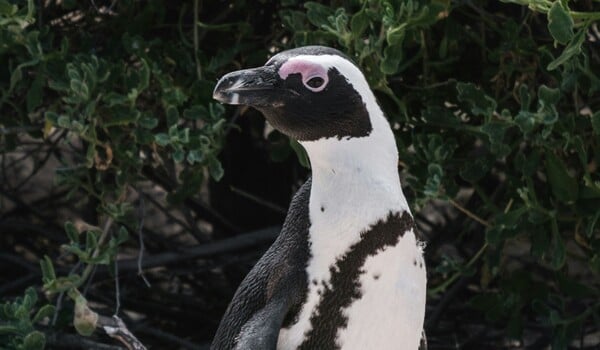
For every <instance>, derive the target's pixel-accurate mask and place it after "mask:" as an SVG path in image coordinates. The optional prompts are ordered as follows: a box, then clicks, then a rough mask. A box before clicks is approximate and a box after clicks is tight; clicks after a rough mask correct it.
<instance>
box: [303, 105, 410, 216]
mask: <svg viewBox="0 0 600 350" xmlns="http://www.w3.org/2000/svg"><path fill="white" fill-rule="evenodd" d="M375 112H377V113H373V112H371V125H372V130H371V133H370V134H369V135H368V136H366V137H357V138H342V139H338V138H335V137H333V138H327V139H320V140H316V141H302V142H300V143H301V144H302V146H303V147H304V148H305V149H306V152H307V154H308V157H309V159H310V164H311V168H312V188H311V207H313V205H314V206H320V204H319V203H320V202H324V201H327V199H328V198H331V199H335V200H336V201H337V202H339V203H344V204H347V207H348V208H346V209H345V210H344V212H345V213H346V214H348V211H349V210H350V209H351V208H352V209H355V210H356V211H357V212H358V211H360V210H362V209H361V208H364V207H369V206H371V207H372V206H374V205H375V206H377V207H379V208H382V209H385V210H388V211H393V212H400V211H404V210H406V211H409V209H408V204H407V202H406V199H405V197H404V194H403V193H402V187H401V185H400V178H399V175H398V150H397V148H396V143H395V140H394V135H393V133H392V130H391V128H390V126H389V124H388V122H387V120H386V119H385V117H384V116H383V113H382V112H381V111H380V110H379V108H377V109H376V111H375ZM342 206H343V205H342ZM311 209H316V208H311ZM319 209H320V208H319Z"/></svg>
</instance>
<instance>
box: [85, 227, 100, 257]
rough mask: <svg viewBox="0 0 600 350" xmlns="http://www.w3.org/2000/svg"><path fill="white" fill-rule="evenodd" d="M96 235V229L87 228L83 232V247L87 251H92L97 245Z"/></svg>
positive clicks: (97, 233)
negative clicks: (87, 229)
mask: <svg viewBox="0 0 600 350" xmlns="http://www.w3.org/2000/svg"><path fill="white" fill-rule="evenodd" d="M98 235H99V232H98V231H96V230H89V231H87V232H86V234H85V249H86V250H87V251H88V252H92V251H94V250H95V249H96V247H98Z"/></svg>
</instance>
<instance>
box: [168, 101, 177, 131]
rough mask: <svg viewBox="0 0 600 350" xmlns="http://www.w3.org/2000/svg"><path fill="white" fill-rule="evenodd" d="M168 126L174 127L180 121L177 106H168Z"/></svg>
mask: <svg viewBox="0 0 600 350" xmlns="http://www.w3.org/2000/svg"><path fill="white" fill-rule="evenodd" d="M166 113H167V126H169V127H172V126H173V125H176V124H177V122H178V121H179V111H178V110H177V107H175V106H167V109H166Z"/></svg>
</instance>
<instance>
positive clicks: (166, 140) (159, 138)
mask: <svg viewBox="0 0 600 350" xmlns="http://www.w3.org/2000/svg"><path fill="white" fill-rule="evenodd" d="M154 141H155V142H156V143H157V144H158V145H159V146H162V147H165V146H166V145H168V144H170V143H171V137H169V135H167V134H165V133H160V134H156V135H154Z"/></svg>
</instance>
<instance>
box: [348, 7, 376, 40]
mask: <svg viewBox="0 0 600 350" xmlns="http://www.w3.org/2000/svg"><path fill="white" fill-rule="evenodd" d="M370 23H371V19H370V18H369V15H368V14H367V11H366V8H363V9H362V10H360V11H358V12H357V13H355V14H354V15H353V16H352V19H351V20H350V30H351V31H352V35H354V37H356V38H359V37H360V36H361V35H362V34H363V32H364V31H365V30H366V29H367V27H368V26H369V24H370Z"/></svg>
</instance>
